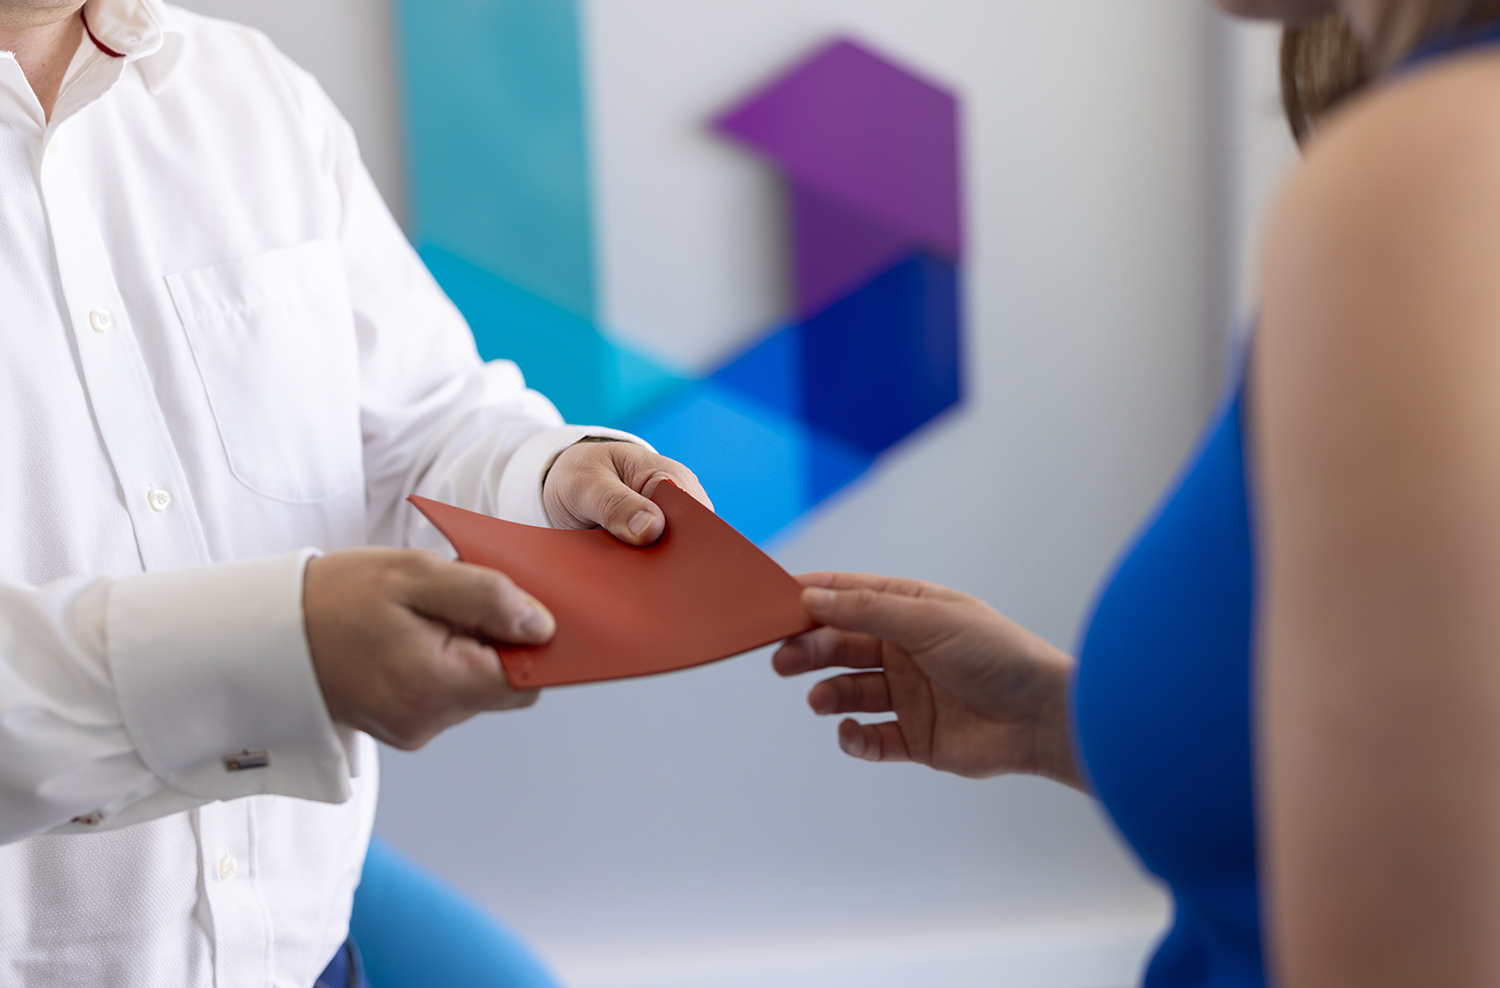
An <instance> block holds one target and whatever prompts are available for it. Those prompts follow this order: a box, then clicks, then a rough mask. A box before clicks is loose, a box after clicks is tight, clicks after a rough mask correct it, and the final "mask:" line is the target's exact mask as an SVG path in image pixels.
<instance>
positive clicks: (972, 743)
mask: <svg viewBox="0 0 1500 988" xmlns="http://www.w3.org/2000/svg"><path fill="white" fill-rule="evenodd" d="M802 581H803V583H804V584H806V585H807V588H808V589H806V590H805V591H804V592H803V597H802V601H803V604H804V605H806V607H807V610H808V612H809V613H810V614H811V615H812V616H813V617H814V618H816V619H817V620H818V621H820V622H822V623H823V624H824V625H825V627H822V628H819V629H818V630H817V631H811V632H808V633H807V634H805V635H801V636H799V637H797V638H793V639H792V640H790V641H788V642H787V643H786V644H785V645H783V646H782V647H781V649H780V650H778V651H777V653H776V655H775V658H774V659H773V662H774V665H775V667H776V671H777V672H779V673H781V675H783V676H795V675H798V674H801V673H805V672H811V671H813V670H817V669H827V668H830V667H835V666H842V667H844V668H849V669H856V670H859V671H857V672H853V673H846V674H844V675H840V676H835V677H834V678H832V679H826V680H824V681H822V682H820V683H818V684H817V685H816V686H814V687H813V688H812V691H811V692H810V693H809V694H808V697H807V702H808V704H809V705H811V707H812V708H813V710H814V711H816V712H817V713H819V714H825V715H826V714H851V713H863V714H879V713H891V714H894V715H895V719H894V720H887V721H882V722H879V723H874V724H860V723H859V722H858V721H855V720H854V719H852V718H845V719H844V720H843V722H841V723H840V724H839V745H840V746H841V747H842V748H843V749H844V751H845V752H847V753H848V754H850V755H852V756H854V757H855V758H863V759H865V760H867V761H872V762H920V763H921V764H923V765H930V766H931V767H933V768H936V769H941V770H943V771H945V772H953V773H955V774H957V775H964V776H968V777H970V778H984V777H987V776H992V775H1002V774H1005V773H1012V772H1023V773H1028V774H1032V775H1042V776H1046V777H1048V778H1051V779H1056V780H1057V781H1059V782H1062V783H1064V784H1066V785H1070V786H1073V787H1075V788H1078V789H1082V788H1083V783H1082V780H1081V777H1080V773H1079V771H1078V765H1077V763H1076V762H1075V761H1074V758H1073V742H1072V732H1071V731H1070V730H1069V726H1068V703H1067V693H1068V681H1069V678H1070V676H1071V674H1072V670H1073V665H1074V663H1073V659H1072V658H1071V657H1070V656H1068V655H1067V654H1065V653H1064V652H1061V651H1059V650H1058V649H1056V648H1054V647H1053V646H1052V645H1050V644H1049V643H1047V642H1046V641H1045V640H1044V639H1042V638H1040V637H1039V636H1037V635H1034V634H1032V633H1031V632H1029V631H1027V630H1026V629H1025V628H1022V627H1021V626H1020V625H1018V624H1015V623H1014V622H1012V621H1010V620H1008V619H1007V618H1006V617H1004V616H1003V615H1001V614H1000V613H999V612H998V611H996V610H995V609H994V608H992V607H990V606H989V605H988V604H985V603H984V602H983V601H981V600H978V599H976V598H974V597H970V596H969V595H968V594H965V593H960V592H958V591H957V590H950V589H948V588H947V587H940V586H937V585H936V584H932V583H923V582H921V581H920V580H897V579H891V578H890V577H884V576H867V575H863V574H857V573H814V574H811V575H808V576H804V577H802Z"/></svg>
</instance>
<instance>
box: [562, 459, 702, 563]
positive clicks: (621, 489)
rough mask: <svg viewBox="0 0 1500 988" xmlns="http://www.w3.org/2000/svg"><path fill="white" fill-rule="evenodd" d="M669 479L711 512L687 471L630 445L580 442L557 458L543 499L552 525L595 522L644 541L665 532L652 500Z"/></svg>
mask: <svg viewBox="0 0 1500 988" xmlns="http://www.w3.org/2000/svg"><path fill="white" fill-rule="evenodd" d="M664 480H670V481H671V482H672V483H674V484H676V485H677V486H678V487H680V488H682V490H684V491H685V492H687V493H688V494H690V495H692V496H693V497H694V498H697V499H698V500H699V501H701V502H702V503H703V504H704V505H706V506H707V507H708V508H709V509H710V510H712V508H713V503H712V502H710V501H709V499H708V495H707V494H706V493H704V490H703V485H702V484H700V483H698V478H697V477H696V476H695V475H694V474H693V472H692V471H691V470H689V469H688V468H687V467H685V466H683V465H682V464H681V463H678V462H676V461H675V460H669V459H667V458H666V457H664V456H658V455H657V454H655V453H653V452H651V451H650V450H649V449H646V448H645V447H644V446H637V445H636V444H635V443H626V442H608V443H579V444H578V445H576V446H573V447H571V448H570V449H568V450H567V451H565V452H564V453H563V455H562V456H560V457H558V460H557V463H556V464H555V465H554V466H553V468H552V472H551V473H549V474H548V477H547V486H546V489H545V491H544V498H545V499H546V501H547V511H548V514H549V515H550V516H551V517H552V520H553V523H554V524H557V525H561V526H563V527H565V528H591V527H594V526H598V527H600V528H604V529H607V530H608V531H609V532H610V534H612V535H614V536H615V538H617V539H619V540H620V541H622V542H626V543H628V544H630V545H649V544H651V543H652V542H655V541H656V540H657V539H659V538H661V534H662V532H664V531H666V528H667V521H666V516H665V515H664V514H663V513H662V510H661V508H660V507H658V506H657V505H656V503H655V502H653V501H652V500H651V495H652V494H653V493H655V491H656V488H657V487H658V486H659V485H660V484H661V482H662V481H664Z"/></svg>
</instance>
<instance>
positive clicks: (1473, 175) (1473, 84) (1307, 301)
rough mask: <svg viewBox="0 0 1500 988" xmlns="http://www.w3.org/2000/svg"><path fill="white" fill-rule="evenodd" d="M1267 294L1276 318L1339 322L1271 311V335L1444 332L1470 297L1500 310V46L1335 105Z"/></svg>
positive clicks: (1275, 230)
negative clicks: (1284, 328)
mask: <svg viewBox="0 0 1500 988" xmlns="http://www.w3.org/2000/svg"><path fill="white" fill-rule="evenodd" d="M1259 289H1260V294H1261V297H1262V299H1263V302H1264V304H1265V307H1266V309H1267V310H1268V311H1267V315H1268V316H1270V315H1272V312H1273V310H1280V311H1281V312H1283V313H1286V312H1288V310H1289V309H1295V310H1297V311H1298V312H1299V313H1301V314H1303V315H1304V316H1307V317H1313V316H1314V313H1318V312H1321V313H1323V314H1324V315H1326V316H1328V317H1329V318H1316V317H1314V318H1310V319H1308V318H1302V317H1299V318H1296V319H1291V320H1284V319H1276V318H1270V319H1268V320H1267V322H1268V323H1270V324H1271V325H1268V326H1266V327H1265V328H1266V329H1267V330H1269V331H1271V332H1276V331H1277V330H1276V329H1275V324H1278V323H1283V322H1292V323H1295V324H1297V325H1298V327H1299V329H1298V332H1309V331H1314V330H1317V331H1319V332H1324V331H1326V332H1337V331H1338V329H1339V327H1342V329H1343V331H1346V332H1353V333H1359V334H1365V333H1369V332H1373V331H1376V330H1379V329H1381V328H1382V327H1385V328H1386V329H1388V330H1390V331H1392V332H1401V331H1411V332H1422V333H1427V334H1431V333H1434V332H1437V331H1440V330H1441V328H1442V326H1443V325H1445V324H1447V325H1453V326H1454V328H1461V326H1460V323H1459V322H1458V321H1455V320H1453V319H1451V318H1447V317H1451V316H1453V315H1454V314H1455V313H1456V312H1457V311H1458V307H1459V306H1461V305H1462V304H1464V302H1462V301H1461V300H1466V301H1467V302H1468V303H1483V302H1484V301H1485V300H1489V301H1491V302H1492V303H1493V305H1494V306H1495V311H1496V312H1497V313H1500V49H1497V50H1487V51H1483V52H1480V53H1474V54H1465V55H1460V56H1454V57H1450V58H1448V59H1445V60H1444V61H1442V62H1439V63H1436V64H1434V65H1432V66H1431V67H1428V68H1422V69H1417V70H1410V71H1407V72H1405V73H1403V74H1400V75H1397V76H1395V77H1393V78H1391V79H1390V80H1388V81H1386V82H1383V83H1381V84H1379V85H1378V86H1376V87H1375V88H1373V89H1372V90H1370V91H1369V92H1367V93H1366V94H1363V95H1361V96H1359V97H1357V98H1356V99H1354V100H1351V101H1350V103H1349V104H1348V105H1347V106H1346V107H1344V108H1342V109H1340V110H1339V111H1338V112H1336V113H1335V114H1334V115H1333V116H1332V117H1331V118H1330V119H1329V120H1328V121H1327V123H1326V124H1325V125H1324V126H1323V127H1322V128H1321V129H1320V131H1319V132H1318V133H1317V134H1316V136H1315V137H1314V138H1313V140H1312V141H1311V143H1310V145H1309V147H1308V148H1307V151H1306V156H1305V159H1304V161H1303V163H1302V165H1301V167H1299V168H1298V169H1297V170H1296V171H1295V172H1294V173H1293V174H1292V176H1291V177H1290V178H1289V180H1288V182H1287V184H1286V186H1285V188H1284V189H1283V192H1282V194H1281V196H1280V197H1279V199H1278V202H1277V204H1276V206H1275V208H1274V210H1273V212H1272V216H1271V219H1270V222H1269V224H1268V226H1267V233H1266V239H1265V242H1264V244H1263V250H1262V253H1261V265H1260V285H1259ZM1428 310H1432V311H1431V314H1432V315H1433V316H1434V317H1436V318H1433V319H1427V318H1424V312H1427V311H1428ZM1398 313H1404V314H1405V315H1404V316H1402V317H1397V314H1398ZM1375 314H1380V315H1382V316H1383V318H1378V319H1371V318H1367V317H1370V316H1372V315H1375ZM1339 316H1343V317H1346V318H1338V317H1339ZM1355 316H1359V317H1360V318H1348V317H1355ZM1319 327H1323V328H1322V329H1320V328H1319Z"/></svg>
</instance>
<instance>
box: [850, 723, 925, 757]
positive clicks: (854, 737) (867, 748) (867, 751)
mask: <svg viewBox="0 0 1500 988" xmlns="http://www.w3.org/2000/svg"><path fill="white" fill-rule="evenodd" d="M839 747H840V748H842V749H843V750H844V754H846V755H852V756H853V757H855V758H862V759H864V760H865V761H867V762H909V761H911V760H912V758H911V753H910V752H909V751H908V750H907V747H906V738H905V736H904V735H902V733H901V728H900V727H899V726H897V724H896V722H895V721H893V720H888V721H884V722H882V723H879V724H861V723H860V722H859V721H857V720H854V719H853V718H850V719H848V720H845V721H844V722H843V723H841V724H839Z"/></svg>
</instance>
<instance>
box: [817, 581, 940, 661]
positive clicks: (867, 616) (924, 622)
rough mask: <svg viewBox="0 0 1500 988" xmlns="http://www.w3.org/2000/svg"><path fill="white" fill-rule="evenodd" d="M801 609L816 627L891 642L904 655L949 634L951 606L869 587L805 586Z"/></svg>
mask: <svg viewBox="0 0 1500 988" xmlns="http://www.w3.org/2000/svg"><path fill="white" fill-rule="evenodd" d="M802 606H803V607H805V608H807V613H808V614H810V615H811V616H812V618H813V620H815V621H817V622H818V623H819V624H824V625H828V626H829V627H833V628H841V629H843V630H845V631H856V632H863V633H864V634H867V635H874V636H875V637H877V638H883V639H885V640H886V641H888V642H893V643H895V644H897V645H900V646H901V647H902V648H904V649H906V650H907V651H908V652H922V651H926V650H928V649H930V648H932V647H933V646H934V645H936V644H937V643H939V642H941V641H942V640H943V639H944V638H946V637H947V636H948V635H950V634H952V629H953V627H954V622H953V618H952V615H951V614H950V612H949V609H950V607H951V606H952V605H951V604H950V602H948V601H945V600H932V599H924V598H920V597H909V596H906V595H904V594H900V593H884V592H881V591H878V590H871V589H869V588H864V587H862V588H859V589H855V590H830V589H827V588H825V587H808V588H806V589H804V590H803V591H802Z"/></svg>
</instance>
